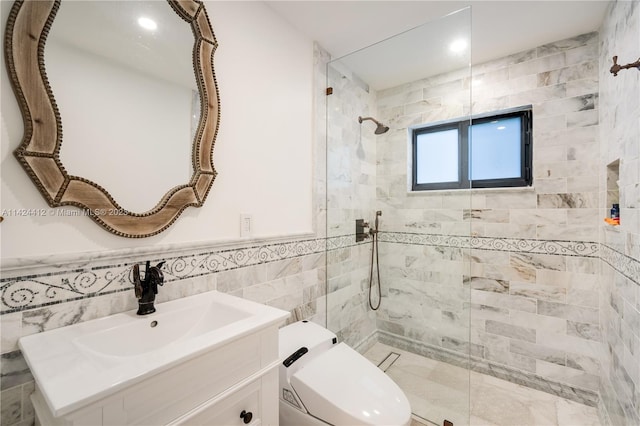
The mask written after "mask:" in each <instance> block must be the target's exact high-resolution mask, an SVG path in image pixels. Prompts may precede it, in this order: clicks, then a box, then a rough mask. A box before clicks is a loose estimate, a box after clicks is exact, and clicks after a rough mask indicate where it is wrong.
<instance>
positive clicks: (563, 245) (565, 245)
mask: <svg viewBox="0 0 640 426" xmlns="http://www.w3.org/2000/svg"><path fill="white" fill-rule="evenodd" d="M378 235H379V238H380V241H381V242H382V241H384V242H390V243H400V244H416V245H428V246H444V247H454V248H464V249H476V250H495V251H510V252H520V253H536V254H556V255H561V256H582V257H598V255H599V249H598V247H599V244H598V243H596V242H582V241H562V240H534V239H523V238H491V237H469V236H460V235H442V234H413V233H406V232H380V233H379V234H378Z"/></svg>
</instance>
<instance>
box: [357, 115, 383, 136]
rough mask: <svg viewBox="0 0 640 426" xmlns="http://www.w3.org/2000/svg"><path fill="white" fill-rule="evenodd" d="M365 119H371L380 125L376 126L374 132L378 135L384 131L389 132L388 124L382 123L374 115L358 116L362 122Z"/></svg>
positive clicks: (359, 121)
mask: <svg viewBox="0 0 640 426" xmlns="http://www.w3.org/2000/svg"><path fill="white" fill-rule="evenodd" d="M365 120H371V121H373V122H374V123H376V125H377V126H378V127H376V130H375V131H374V132H373V133H375V134H376V135H381V134H383V133H387V132H388V131H389V128H388V127H387V126H385V125H384V124H382V123H381V122H379V121H378V120H376V119H375V118H373V117H358V123H360V124H362V122H363V121H365Z"/></svg>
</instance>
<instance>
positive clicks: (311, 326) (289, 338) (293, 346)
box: [278, 321, 338, 412]
mask: <svg viewBox="0 0 640 426" xmlns="http://www.w3.org/2000/svg"><path fill="white" fill-rule="evenodd" d="M279 334H280V336H279V342H278V346H279V355H280V359H281V362H280V399H281V400H282V401H286V402H287V403H289V404H290V405H291V406H293V407H295V408H296V409H298V410H300V411H302V412H306V410H305V409H304V405H303V404H302V403H301V401H300V399H299V397H298V395H297V394H296V392H295V390H294V389H293V388H292V386H291V377H292V375H293V374H295V373H296V372H297V371H298V370H300V369H301V368H303V367H304V366H305V364H307V363H308V362H309V361H310V360H312V359H313V358H315V357H316V356H318V355H319V354H322V353H324V352H326V351H327V350H328V349H330V348H331V347H333V345H335V344H336V343H338V339H337V337H336V335H335V334H334V333H332V332H331V331H329V330H327V329H326V328H324V327H322V326H320V325H318V324H315V323H312V322H309V321H299V322H295V323H293V324H289V325H287V326H285V327H282V328H281V329H280V331H279Z"/></svg>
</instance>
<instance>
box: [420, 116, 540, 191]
mask: <svg viewBox="0 0 640 426" xmlns="http://www.w3.org/2000/svg"><path fill="white" fill-rule="evenodd" d="M411 140H412V151H413V155H412V158H413V161H412V172H413V173H412V174H413V179H412V190H414V191H426V190H437V189H464V188H501V187H521V186H531V183H532V170H531V168H532V110H531V106H530V105H529V106H526V107H520V108H514V109H509V110H505V111H499V112H494V113H490V114H483V115H480V116H474V117H472V119H471V120H469V119H468V118H467V119H460V120H455V121H448V122H444V123H439V124H436V125H432V126H426V127H420V128H414V129H412V130H411Z"/></svg>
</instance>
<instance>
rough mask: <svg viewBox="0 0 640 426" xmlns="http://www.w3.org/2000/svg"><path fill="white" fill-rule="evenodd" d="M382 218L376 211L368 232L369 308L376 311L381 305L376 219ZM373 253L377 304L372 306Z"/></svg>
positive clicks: (380, 213)
mask: <svg viewBox="0 0 640 426" xmlns="http://www.w3.org/2000/svg"><path fill="white" fill-rule="evenodd" d="M380 216H382V211H380V210H378V211H376V219H375V221H374V225H373V229H371V230H369V233H370V234H371V269H370V271H369V307H370V308H371V309H372V310H374V311H377V310H378V308H380V303H382V291H381V289H380V260H379V258H378V218H379V217H380ZM374 253H375V261H376V271H377V275H378V303H377V304H376V305H374V304H373V302H372V300H371V289H372V287H373V256H374Z"/></svg>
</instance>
